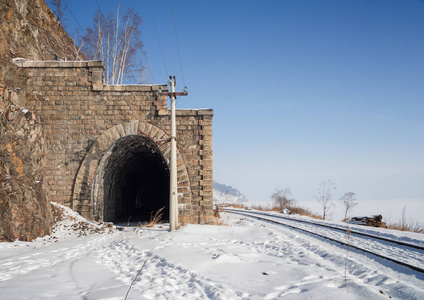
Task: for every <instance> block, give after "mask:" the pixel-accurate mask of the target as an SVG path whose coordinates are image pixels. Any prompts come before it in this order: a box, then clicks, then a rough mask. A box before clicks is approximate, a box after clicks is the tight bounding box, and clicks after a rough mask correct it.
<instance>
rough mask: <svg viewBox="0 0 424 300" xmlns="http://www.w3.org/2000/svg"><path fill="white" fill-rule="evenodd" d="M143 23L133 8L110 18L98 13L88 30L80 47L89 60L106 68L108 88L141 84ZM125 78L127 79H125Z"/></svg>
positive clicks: (118, 10) (117, 11) (110, 15)
mask: <svg viewBox="0 0 424 300" xmlns="http://www.w3.org/2000/svg"><path fill="white" fill-rule="evenodd" d="M141 23H142V20H141V17H140V14H139V13H138V12H136V11H135V9H134V8H128V9H125V10H121V9H120V7H119V6H118V7H117V9H116V15H112V14H109V15H108V16H107V17H106V16H104V15H103V13H102V12H101V11H100V10H98V11H97V12H96V14H95V15H94V18H93V25H92V26H91V27H89V28H87V29H86V34H85V36H84V37H83V38H82V40H81V42H80V44H81V45H82V51H83V52H84V54H85V55H87V57H88V58H89V59H92V60H102V61H103V63H104V64H105V81H106V84H122V83H123V82H124V80H125V82H131V83H141V81H142V75H143V71H144V67H143V64H142V59H141V58H142V55H143V42H142V41H141V30H140V26H141ZM124 78H125V79H124Z"/></svg>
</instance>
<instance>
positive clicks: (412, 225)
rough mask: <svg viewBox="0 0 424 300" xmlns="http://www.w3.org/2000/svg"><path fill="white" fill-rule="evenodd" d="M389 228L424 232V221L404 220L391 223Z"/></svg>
mask: <svg viewBox="0 0 424 300" xmlns="http://www.w3.org/2000/svg"><path fill="white" fill-rule="evenodd" d="M388 228H389V229H393V230H400V231H412V232H417V233H424V223H421V222H419V221H417V220H410V221H407V222H405V223H403V222H395V223H390V224H389V226H388Z"/></svg>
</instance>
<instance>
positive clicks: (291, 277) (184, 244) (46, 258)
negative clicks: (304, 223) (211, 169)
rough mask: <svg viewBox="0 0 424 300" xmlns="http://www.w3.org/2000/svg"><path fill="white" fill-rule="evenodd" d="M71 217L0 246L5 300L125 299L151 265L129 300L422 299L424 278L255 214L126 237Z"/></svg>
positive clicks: (132, 231) (136, 231) (132, 230)
mask: <svg viewBox="0 0 424 300" xmlns="http://www.w3.org/2000/svg"><path fill="white" fill-rule="evenodd" d="M67 212H68V213H67V215H68V216H69V217H70V219H72V220H70V219H66V220H62V221H61V222H60V223H59V225H58V226H57V227H56V229H55V232H54V233H53V234H52V235H51V236H46V237H44V238H39V239H37V240H35V241H33V242H13V243H0V298H1V299H49V298H50V299H124V297H125V295H126V294H127V292H128V289H129V287H130V285H131V283H132V281H133V280H134V278H135V277H136V275H137V273H138V272H139V271H140V269H141V268H142V267H143V265H144V268H143V269H142V271H141V273H140V274H139V275H138V277H137V278H136V280H135V282H134V284H133V285H132V288H131V290H130V291H129V294H128V299H280V298H284V299H344V300H345V299H389V297H391V298H392V299H424V284H423V283H424V276H423V275H422V274H419V273H417V272H415V271H411V270H409V269H407V268H406V267H399V266H396V265H394V264H392V263H389V262H386V261H384V260H382V259H376V258H373V257H370V256H369V255H365V254H362V253H359V252H356V251H352V250H351V251H349V252H347V249H346V248H344V247H342V246H339V245H335V244H332V243H329V242H327V241H326V240H323V239H319V238H314V237H311V236H310V235H308V234H302V233H300V232H296V231H293V230H291V229H288V228H284V227H281V226H278V225H273V224H270V223H264V222H260V221H254V220H252V219H249V218H248V217H240V216H236V215H228V214H222V218H223V220H224V221H225V222H226V223H227V224H228V225H223V226H212V225H187V226H184V227H182V228H180V229H179V230H177V231H174V232H168V226H166V225H156V226H155V227H153V228H136V227H126V228H125V230H124V231H118V230H116V228H113V227H105V226H99V225H96V224H94V223H92V222H86V220H84V219H83V218H81V217H79V216H77V215H75V214H74V213H73V212H71V211H69V210H67ZM96 232H97V233H96ZM393 234H395V235H397V234H398V235H402V233H401V232H399V233H393ZM417 239H421V240H424V235H418V234H417Z"/></svg>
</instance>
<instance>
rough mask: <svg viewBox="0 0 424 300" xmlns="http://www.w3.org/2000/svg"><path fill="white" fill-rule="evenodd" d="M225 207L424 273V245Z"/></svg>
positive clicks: (346, 227)
mask: <svg viewBox="0 0 424 300" xmlns="http://www.w3.org/2000/svg"><path fill="white" fill-rule="evenodd" d="M224 210H225V211H226V212H228V213H233V214H239V215H244V216H248V217H252V218H256V219H259V220H264V221H268V222H272V223H276V224H279V225H283V226H287V227H290V228H294V229H297V230H301V231H304V232H307V233H309V234H313V235H316V236H319V237H322V238H325V239H328V240H331V241H333V242H336V243H339V244H343V245H348V246H349V247H350V248H353V249H357V250H360V251H363V252H366V253H369V254H372V255H374V256H377V257H380V258H384V259H387V260H389V261H391V262H394V263H396V264H399V265H402V266H405V267H408V268H410V269H413V270H415V271H417V272H420V273H424V245H419V244H414V243H411V242H404V241H399V240H393V239H390V238H387V237H382V236H378V235H373V234H370V233H365V232H360V231H358V230H355V229H351V228H349V231H348V226H344V227H342V226H331V225H329V224H322V223H318V222H314V221H312V220H311V221H308V220H304V219H302V220H300V219H296V218H292V217H289V216H286V215H277V214H275V213H267V212H260V211H246V210H241V209H231V208H224Z"/></svg>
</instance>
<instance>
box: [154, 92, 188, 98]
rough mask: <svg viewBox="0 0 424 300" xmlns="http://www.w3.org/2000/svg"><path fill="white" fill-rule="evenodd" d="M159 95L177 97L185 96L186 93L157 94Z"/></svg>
mask: <svg viewBox="0 0 424 300" xmlns="http://www.w3.org/2000/svg"><path fill="white" fill-rule="evenodd" d="M159 94H161V95H165V96H169V97H177V96H187V95H188V92H173V93H172V92H159Z"/></svg>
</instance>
